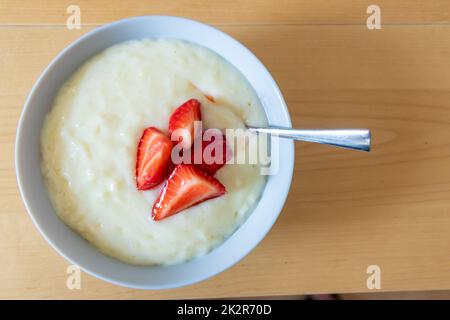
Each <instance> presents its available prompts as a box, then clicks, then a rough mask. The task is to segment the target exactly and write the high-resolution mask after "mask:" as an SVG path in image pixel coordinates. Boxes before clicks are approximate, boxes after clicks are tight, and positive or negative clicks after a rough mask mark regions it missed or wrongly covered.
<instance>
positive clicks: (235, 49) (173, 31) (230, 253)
mask: <svg viewBox="0 0 450 320" xmlns="http://www.w3.org/2000/svg"><path fill="white" fill-rule="evenodd" d="M140 38H175V39H182V40H187V41H191V42H193V43H197V44H200V45H202V46H205V47H207V48H209V49H211V50H213V51H215V52H216V53H218V54H219V55H221V56H222V57H224V58H225V59H226V60H228V61H229V62H230V63H231V64H233V65H234V66H235V67H236V68H237V69H238V70H240V72H241V73H242V74H243V75H244V76H245V77H246V78H247V80H248V81H249V82H250V84H251V85H252V86H253V88H254V90H255V91H256V93H257V95H258V97H259V99H260V100H261V103H262V104H263V106H264V110H265V112H266V115H267V118H268V121H269V123H270V124H271V125H278V126H286V127H290V126H291V121H290V117H289V113H288V110H287V107H286V104H285V102H284V100H283V97H282V95H281V93H280V90H279V89H278V87H277V85H276V83H275V81H274V80H273V78H272V77H271V75H270V73H269V72H268V71H267V69H266V68H265V67H264V66H263V65H262V63H261V62H260V61H259V60H258V59H257V58H256V57H255V56H254V55H253V54H252V53H251V52H250V51H249V50H248V49H247V48H245V47H244V46H243V45H241V44H240V43H239V42H237V41H236V40H234V39H233V38H231V37H230V36H228V35H226V34H225V33H223V32H221V31H219V30H217V29H215V28H212V27H210V26H208V25H205V24H202V23H199V22H196V21H192V20H188V19H184V18H177V17H165V16H147V17H137V18H131V19H126V20H121V21H118V22H115V23H112V24H108V25H105V26H103V27H101V28H98V29H96V30H93V31H91V32H89V33H87V34H86V35H84V36H83V37H81V38H79V39H78V40H77V41H75V42H74V43H72V44H71V45H70V46H68V47H67V48H65V49H64V50H63V51H62V52H61V53H60V54H59V55H58V56H57V57H56V58H55V59H54V60H53V61H52V62H51V63H50V65H49V66H48V67H47V69H46V70H45V71H44V72H43V73H42V75H41V76H40V78H39V79H38V81H37V82H36V84H35V85H34V87H33V89H32V90H31V92H30V94H29V96H28V99H27V101H26V103H25V106H24V109H23V112H22V115H21V118H20V121H19V126H18V129H17V140H16V174H17V180H18V184H19V189H20V193H21V195H22V198H23V201H24V203H25V206H26V208H27V211H28V213H29V215H30V217H31V218H32V220H33V222H34V224H35V225H36V227H37V228H38V229H39V231H40V232H41V234H42V235H43V236H44V238H45V239H46V240H47V241H48V242H49V243H50V244H51V245H52V246H53V248H55V250H56V251H58V252H59V253H60V254H61V255H62V256H64V257H65V258H66V259H67V260H69V261H70V262H71V263H73V264H76V265H78V266H79V267H80V268H81V269H82V270H84V271H85V272H87V273H89V274H91V275H93V276H96V277H98V278H101V279H103V280H106V281H109V282H112V283H115V284H118V285H122V286H127V287H132V288H141V289H162V288H174V287H180V286H184V285H188V284H192V283H195V282H198V281H201V280H204V279H207V278H209V277H211V276H214V275H216V274H218V273H220V272H222V271H224V270H225V269H227V268H229V267H231V266H232V265H233V264H235V263H237V262H238V261H239V260H240V259H242V258H243V257H244V256H246V255H247V254H248V253H249V252H250V251H251V250H252V249H253V248H254V247H255V246H256V245H257V244H258V243H259V242H260V241H261V240H262V239H263V238H264V236H265V235H266V234H267V232H268V231H269V230H270V228H271V227H272V225H273V223H274V222H275V220H276V219H277V217H278V215H279V213H280V211H281V209H282V208H283V205H284V202H285V200H286V197H287V194H288V192H289V188H290V184H291V178H292V172H293V166H294V145H293V142H292V141H290V140H282V141H281V142H280V144H279V151H280V155H281V156H280V157H279V172H278V173H277V174H276V175H273V176H269V177H268V181H267V185H266V186H265V189H264V192H263V194H262V197H261V200H260V201H259V203H258V205H257V206H256V208H255V209H254V211H253V212H252V213H251V215H250V216H249V218H248V219H247V221H246V222H244V224H243V225H242V226H241V227H240V228H239V229H238V230H236V232H234V233H233V234H232V235H231V236H230V237H229V238H228V239H227V240H226V241H225V242H224V243H223V244H222V245H220V246H219V247H217V248H216V249H214V250H213V251H211V252H210V253H209V254H207V255H205V256H202V257H199V258H196V259H194V260H192V261H189V262H186V263H183V264H178V265H172V266H156V267H138V266H132V265H128V264H126V263H122V262H120V261H118V260H115V259H113V258H110V257H107V256H105V255H103V254H101V253H100V252H99V251H97V249H95V248H94V247H93V246H91V245H90V244H89V243H88V242H87V241H86V240H84V239H83V238H81V237H80V236H79V235H78V234H77V233H76V232H74V231H72V230H71V229H70V228H69V227H67V226H66V225H65V224H64V223H63V222H62V221H61V220H60V219H59V218H58V216H57V215H56V214H55V212H54V210H53V208H52V205H51V204H50V201H49V198H48V195H47V191H46V187H45V185H44V181H43V177H42V174H41V169H40V161H41V159H40V141H39V138H40V131H41V128H42V123H43V120H44V117H45V115H46V113H47V112H49V109H50V107H51V105H52V102H53V99H54V97H55V95H56V93H57V91H58V89H59V87H60V86H61V84H62V83H64V81H65V80H66V79H68V78H69V77H70V76H71V75H72V73H73V72H74V71H75V70H76V69H77V68H78V67H79V66H80V65H81V64H82V63H83V62H84V61H86V60H87V59H88V58H90V57H92V56H93V55H95V54H97V53H99V52H100V51H102V50H104V49H106V48H107V47H109V46H111V45H113V44H115V43H118V42H122V41H126V40H130V39H140Z"/></svg>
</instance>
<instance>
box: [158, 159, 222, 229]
mask: <svg viewBox="0 0 450 320" xmlns="http://www.w3.org/2000/svg"><path fill="white" fill-rule="evenodd" d="M225 193H226V189H225V187H224V186H223V185H222V184H221V183H220V182H219V181H218V180H217V179H215V178H213V177H211V176H209V175H208V174H206V173H204V172H202V171H201V170H199V169H197V168H195V167H194V166H193V165H189V164H180V165H178V166H176V167H175V169H174V170H173V171H172V173H171V174H170V176H169V178H168V180H167V181H166V184H165V185H164V187H163V189H162V190H161V193H160V194H159V196H158V198H157V199H156V201H155V204H154V205H153V210H152V217H153V220H155V221H158V220H161V219H164V218H167V217H169V216H171V215H174V214H176V213H178V212H180V211H181V210H184V209H187V208H189V207H192V206H194V205H196V204H199V203H200V202H203V201H206V200H208V199H212V198H216V197H219V196H221V195H223V194H225Z"/></svg>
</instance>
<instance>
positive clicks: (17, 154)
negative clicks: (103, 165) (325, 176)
mask: <svg viewBox="0 0 450 320" xmlns="http://www.w3.org/2000/svg"><path fill="white" fill-rule="evenodd" d="M142 19H144V20H145V19H172V20H174V21H178V22H182V23H188V24H197V25H199V27H202V28H206V29H212V31H214V32H216V33H218V34H220V35H221V36H223V37H225V38H227V40H228V41H231V42H233V43H234V44H235V45H236V46H237V47H239V50H242V51H244V52H245V53H246V54H247V55H249V56H251V57H252V58H253V59H254V61H255V62H256V63H257V64H258V65H259V67H260V68H261V70H262V71H263V72H265V73H266V76H267V77H268V79H269V80H270V82H271V83H270V85H271V87H272V88H273V90H274V91H275V93H276V95H277V97H278V99H279V101H280V104H281V107H282V113H283V116H284V118H285V119H284V120H285V122H286V123H287V125H288V126H289V127H291V126H292V124H291V118H290V114H289V110H288V108H287V105H286V102H285V100H284V98H283V95H282V93H281V91H280V89H279V87H278V85H277V83H276V82H275V80H274V79H273V77H272V75H271V74H270V72H269V71H268V69H267V68H266V67H265V66H264V64H263V63H262V62H261V61H260V60H259V59H258V58H257V57H256V56H255V54H253V52H251V51H250V50H249V49H248V48H247V47H246V46H244V45H243V44H242V43H240V42H239V41H237V40H236V39H234V38H233V37H231V36H230V35H228V34H227V33H225V32H223V31H221V30H219V29H217V28H215V27H213V26H211V25H208V24H205V23H202V22H199V21H196V20H193V19H188V18H184V17H177V16H167V15H143V16H136V17H130V18H125V19H121V20H117V21H114V22H111V23H107V24H104V25H102V26H100V27H97V28H95V29H93V30H91V31H88V32H86V33H85V34H83V35H82V36H80V37H79V38H77V39H76V40H74V41H73V42H71V43H70V44H69V45H67V46H66V47H64V49H62V50H61V51H60V52H59V53H58V54H57V55H56V56H55V57H54V58H53V59H52V60H51V62H50V63H49V64H48V65H47V66H46V67H45V69H44V70H43V71H42V72H41V74H40V75H39V77H38V78H37V80H35V82H34V84H33V86H32V88H31V90H30V92H29V94H28V95H27V98H26V100H25V103H24V105H23V108H22V111H21V114H20V117H19V121H18V125H17V129H16V139H15V147H14V163H15V171H16V180H17V185H18V189H19V193H20V196H21V198H22V201H23V203H24V206H25V209H26V211H27V213H28V215H29V217H30V218H31V220H32V221H33V224H34V226H35V227H36V228H37V229H38V231H39V233H40V234H41V236H42V237H43V238H44V239H45V240H46V241H47V242H48V243H49V244H50V246H51V247H52V248H53V249H54V250H55V251H56V252H58V253H59V254H60V255H61V256H62V257H64V258H65V259H66V260H67V261H69V262H70V263H72V264H74V265H76V266H78V267H79V268H80V269H81V270H83V271H84V272H86V273H87V274H89V275H91V276H94V277H96V278H98V279H102V280H104V281H106V282H109V283H112V284H115V285H119V286H123V287H128V288H134V289H146V290H160V289H171V288H178V287H183V286H187V285H191V284H194V283H198V282H201V281H204V280H207V279H209V278H211V277H213V276H215V275H217V274H219V273H221V272H223V271H225V270H226V269H229V268H231V267H232V266H234V265H235V264H237V263H238V262H239V261H241V260H242V259H243V258H244V257H246V256H247V255H248V254H249V253H250V252H251V251H252V250H254V249H255V248H256V247H257V246H258V245H259V244H260V243H261V241H262V240H263V239H264V238H265V236H266V235H267V234H268V232H269V231H270V230H271V229H272V227H273V225H274V223H275V222H276V220H277V219H278V217H279V215H280V213H281V211H282V209H283V207H284V205H285V202H286V199H287V196H288V194H289V190H290V187H291V183H292V177H293V173H294V163H295V148H294V142H293V141H289V142H288V144H289V154H290V157H285V156H283V158H285V161H286V162H287V164H288V166H287V168H286V169H287V171H288V173H289V174H288V177H287V180H286V181H285V184H284V185H283V186H280V188H279V192H280V194H281V196H280V197H279V201H278V206H277V207H276V209H274V210H275V211H277V213H276V214H273V215H272V216H271V217H272V220H271V221H267V223H265V226H266V230H264V232H262V233H261V235H260V237H258V238H257V239H256V241H254V245H253V246H251V247H247V248H245V250H241V251H242V253H241V254H240V257H239V258H238V259H235V260H233V261H231V262H228V263H226V264H224V265H223V266H222V267H221V268H219V269H218V270H214V271H213V272H210V273H208V274H205V275H202V276H199V277H197V278H192V279H190V280H188V281H184V282H177V283H176V284H167V285H155V286H149V285H146V284H144V285H140V284H136V283H131V282H126V281H121V280H117V279H113V278H110V277H108V276H105V275H103V274H101V273H99V272H98V271H96V270H93V269H91V268H88V267H86V266H83V265H81V264H78V263H76V261H75V260H76V259H75V258H73V257H71V254H69V253H67V252H64V250H63V249H61V248H60V246H59V245H58V244H57V243H55V242H54V241H52V240H50V238H49V236H48V235H47V234H46V232H45V231H44V230H43V227H42V226H41V225H40V223H39V222H38V221H37V219H36V217H35V213H34V212H33V209H32V208H31V205H30V203H29V200H28V199H27V195H26V193H25V190H24V189H25V186H24V184H25V179H24V177H23V176H22V172H21V165H20V159H21V151H20V150H21V148H20V147H19V146H20V145H21V143H22V141H23V139H25V138H26V137H24V134H23V132H24V130H23V126H24V121H25V120H24V118H25V114H26V113H27V112H28V110H29V109H30V108H31V106H30V105H31V103H30V102H31V100H32V97H33V96H34V95H35V94H36V91H37V89H38V87H39V85H40V83H41V82H42V81H44V79H45V78H46V77H47V75H48V74H49V73H50V72H51V70H52V68H53V66H54V65H55V64H56V62H57V61H58V60H60V59H61V58H62V57H63V56H64V55H65V54H66V53H68V52H69V51H71V50H72V48H74V47H76V46H77V45H79V44H80V43H82V42H84V41H86V40H88V39H89V38H91V37H93V36H94V35H96V34H98V33H101V32H104V31H106V30H108V29H110V28H113V27H117V26H120V25H126V24H128V23H131V22H133V21H136V20H142ZM179 39H180V40H184V39H182V38H179ZM130 40H131V38H130ZM117 43H119V42H117ZM218 54H220V53H218ZM230 63H231V62H230ZM236 68H237V67H236ZM237 69H238V70H239V68H237ZM250 85H252V83H250ZM264 188H266V187H264ZM263 192H264V191H263ZM243 224H245V221H244V222H243ZM241 227H242V226H239V227H238V228H241ZM80 237H81V236H80ZM224 241H227V239H225V240H224ZM90 245H91V244H90ZM94 249H95V250H97V251H98V249H96V248H94ZM216 249H217V248H215V249H213V250H216ZM113 259H114V258H113ZM130 266H131V265H130Z"/></svg>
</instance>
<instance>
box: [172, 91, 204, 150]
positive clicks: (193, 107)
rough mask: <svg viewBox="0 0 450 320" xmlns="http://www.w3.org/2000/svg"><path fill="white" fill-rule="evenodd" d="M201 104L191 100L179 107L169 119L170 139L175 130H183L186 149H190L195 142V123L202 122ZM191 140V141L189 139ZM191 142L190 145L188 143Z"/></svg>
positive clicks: (182, 141)
mask: <svg viewBox="0 0 450 320" xmlns="http://www.w3.org/2000/svg"><path fill="white" fill-rule="evenodd" d="M201 119H202V115H201V112H200V102H199V101H198V100H197V99H190V100H188V101H186V102H185V103H183V104H182V105H181V106H179V107H178V108H177V109H176V110H175V111H174V112H173V113H172V115H171V116H170V119H169V137H172V133H173V132H174V131H175V130H178V129H183V130H185V131H184V132H178V133H181V136H182V140H181V143H183V147H184V148H189V147H190V146H191V145H192V143H193V142H194V121H201ZM189 138H190V139H189ZM188 141H190V143H188Z"/></svg>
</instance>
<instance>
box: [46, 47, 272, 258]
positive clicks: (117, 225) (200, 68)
mask: <svg viewBox="0 0 450 320" xmlns="http://www.w3.org/2000/svg"><path fill="white" fill-rule="evenodd" d="M211 97H214V98H213V99H211ZM192 98H195V99H197V100H199V101H200V102H201V113H202V120H203V126H204V127H205V128H219V129H226V128H244V127H245V125H244V124H249V125H259V126H264V125H266V119H265V115H264V111H263V108H262V106H261V105H260V102H259V100H258V98H257V96H256V95H255V93H254V91H253V90H252V88H251V87H250V85H249V84H248V83H247V81H246V79H245V78H244V77H243V76H242V75H241V74H240V73H239V72H238V71H237V70H236V69H235V68H234V67H233V66H232V65H230V64H229V63H228V62H226V61H225V60H224V59H222V58H221V57H220V56H218V55H217V54H215V53H213V52H212V51H210V50H208V49H205V48H203V47H200V46H197V45H194V44H191V43H187V42H183V41H178V40H141V41H129V42H124V43H120V44H117V45H114V46H112V47H110V48H108V49H107V50H105V51H103V52H101V53H99V54H98V55H96V56H95V57H93V58H91V59H90V60H88V61H87V62H86V63H85V64H84V65H82V66H81V67H80V68H79V69H78V70H77V71H76V72H75V73H74V75H73V76H72V77H71V78H70V79H69V80H68V81H67V82H66V83H65V84H64V85H63V86H62V87H61V89H60V91H59V93H58V95H57V97H56V98H55V101H54V104H53V106H52V109H51V112H50V113H49V114H48V115H47V117H46V120H45V123H44V127H43V130H42V133H41V152H42V172H43V175H44V178H45V181H46V185H47V189H48V194H49V197H50V200H51V202H52V204H53V206H54V208H55V211H56V213H57V214H58V216H59V217H60V218H61V219H62V220H63V221H64V222H65V223H66V224H67V225H69V226H70V227H71V228H72V229H74V230H75V231H77V232H78V233H79V234H81V235H82V236H83V237H84V238H85V239H87V240H88V241H89V242H90V243H92V244H93V245H94V246H95V247H97V248H98V249H99V250H100V251H101V252H103V253H104V254H106V255H109V256H111V257H114V258H116V259H119V260H121V261H124V262H127V263H131V264H137V265H153V264H174V263H180V262H183V261H187V260H189V259H192V258H194V257H197V256H200V255H203V254H205V253H207V252H208V251H210V250H211V249H213V248H214V247H215V246H217V245H218V244H220V243H221V242H222V241H224V239H225V238H226V237H227V236H229V235H230V234H231V233H232V232H233V231H234V230H235V229H236V228H237V227H238V226H239V225H240V224H241V223H242V222H243V221H244V220H245V219H246V217H247V216H248V215H249V214H250V212H251V210H252V208H253V206H254V205H255V204H256V203H257V201H258V199H259V197H260V195H261V193H262V190H263V188H264V184H265V177H264V176H262V175H261V173H260V166H259V165H257V164H242V165H233V164H230V165H225V166H223V167H222V168H221V169H220V170H218V171H217V173H215V178H217V179H218V180H220V182H221V183H222V184H223V185H224V186H225V187H226V190H227V192H226V194H224V195H222V196H220V197H218V198H215V199H211V200H208V201H206V202H203V203H201V204H199V205H196V206H193V207H190V208H188V209H186V210H184V211H183V212H182V213H179V214H176V215H173V216H171V217H169V218H167V219H164V220H161V221H154V220H152V219H149V217H150V214H151V208H152V205H153V203H154V201H155V199H156V198H157V196H158V194H159V193H160V191H161V188H162V187H163V184H160V185H158V186H156V187H154V188H152V189H150V190H148V191H140V190H138V189H137V188H136V181H135V168H136V149H137V141H139V138H140V136H141V134H142V132H143V131H144V130H145V128H148V127H156V128H158V129H159V130H161V131H162V132H167V123H168V121H169V118H170V115H171V113H172V112H173V111H174V110H175V109H176V108H177V107H178V106H180V105H181V104H182V103H183V102H185V101H187V100H189V99H192ZM212 100H213V101H212ZM237 152H239V150H237ZM249 152H256V150H249Z"/></svg>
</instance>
